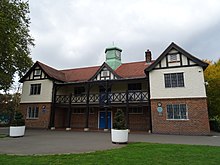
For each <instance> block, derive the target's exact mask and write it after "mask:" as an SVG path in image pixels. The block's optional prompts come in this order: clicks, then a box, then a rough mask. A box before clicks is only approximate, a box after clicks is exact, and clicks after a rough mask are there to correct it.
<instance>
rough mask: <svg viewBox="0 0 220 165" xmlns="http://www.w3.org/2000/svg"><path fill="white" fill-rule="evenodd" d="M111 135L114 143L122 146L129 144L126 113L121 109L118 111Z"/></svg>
mask: <svg viewBox="0 0 220 165" xmlns="http://www.w3.org/2000/svg"><path fill="white" fill-rule="evenodd" d="M111 135H112V142H113V143H118V144H120V143H127V142H128V129H127V128H126V124H125V116H124V112H123V111H122V110H121V109H118V110H117V112H116V113H115V117H114V121H113V129H112V130H111Z"/></svg>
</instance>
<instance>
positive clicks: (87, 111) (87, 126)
mask: <svg viewBox="0 0 220 165" xmlns="http://www.w3.org/2000/svg"><path fill="white" fill-rule="evenodd" d="M89 92H90V85H89V84H87V85H86V112H85V116H86V121H85V128H84V131H89V108H90V107H89Z"/></svg>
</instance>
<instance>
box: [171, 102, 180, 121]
mask: <svg viewBox="0 0 220 165" xmlns="http://www.w3.org/2000/svg"><path fill="white" fill-rule="evenodd" d="M173 110H174V119H180V113H179V105H173Z"/></svg>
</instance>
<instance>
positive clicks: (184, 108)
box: [180, 104, 187, 119]
mask: <svg viewBox="0 0 220 165" xmlns="http://www.w3.org/2000/svg"><path fill="white" fill-rule="evenodd" d="M180 113H181V118H182V119H187V115H186V104H180Z"/></svg>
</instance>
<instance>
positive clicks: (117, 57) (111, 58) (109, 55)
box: [105, 47, 122, 70]
mask: <svg viewBox="0 0 220 165" xmlns="http://www.w3.org/2000/svg"><path fill="white" fill-rule="evenodd" d="M121 52H122V50H121V49H119V48H117V47H110V48H106V49H105V54H106V60H105V62H106V63H107V64H108V65H109V66H110V67H111V68H112V69H113V70H115V69H116V68H117V67H119V66H120V65H121Z"/></svg>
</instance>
